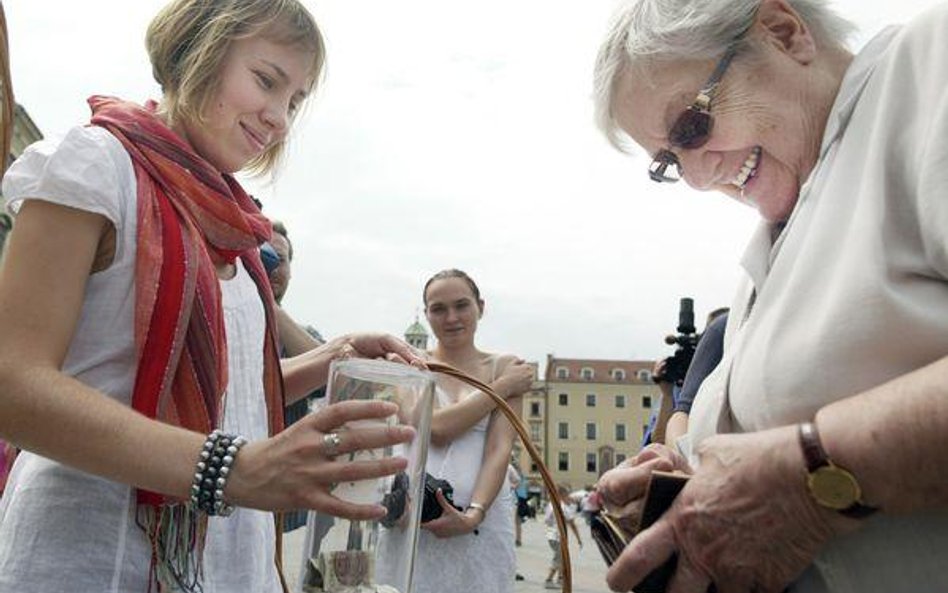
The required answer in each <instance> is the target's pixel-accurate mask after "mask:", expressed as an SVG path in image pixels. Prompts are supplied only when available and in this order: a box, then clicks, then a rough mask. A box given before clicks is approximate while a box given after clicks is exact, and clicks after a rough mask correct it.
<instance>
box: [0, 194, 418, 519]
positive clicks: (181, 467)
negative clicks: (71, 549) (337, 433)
mask: <svg viewBox="0 0 948 593" xmlns="http://www.w3.org/2000/svg"><path fill="white" fill-rule="evenodd" d="M110 228H111V225H110V223H109V222H108V221H107V220H106V219H105V218H104V217H102V216H100V215H98V214H92V213H89V212H85V211H81V210H77V209H74V208H70V207H67V206H60V205H55V204H52V203H49V202H44V201H40V200H28V201H27V202H26V203H24V204H23V206H22V208H21V209H20V213H19V215H18V217H17V223H16V228H15V230H14V231H13V233H12V235H11V237H10V239H9V242H8V244H7V248H6V249H5V252H4V257H3V260H2V262H0V320H2V323H3V331H2V332H0V437H2V438H3V439H5V440H7V441H9V442H11V443H13V444H15V445H16V446H18V447H20V448H22V449H26V450H29V451H32V452H34V453H38V454H40V455H43V456H45V457H48V458H50V459H54V460H56V461H59V462H61V463H64V464H66V465H69V466H72V467H75V468H77V469H80V470H82V471H85V472H89V473H92V474H96V475H99V476H102V477H104V478H107V479H109V480H113V481H116V482H121V483H125V484H130V485H132V486H136V487H139V488H145V489H148V490H152V491H155V492H160V493H163V494H167V495H171V496H176V497H181V498H185V497H187V495H188V494H189V489H190V486H191V481H192V479H193V475H194V466H195V463H196V461H197V458H198V452H199V451H200V450H201V448H202V446H203V443H204V439H205V437H206V435H203V434H200V433H196V432H191V431H188V430H185V429H182V428H177V427H174V426H170V425H168V424H164V423H162V422H158V421H155V420H152V419H149V418H146V417H145V416H143V415H141V414H139V413H137V412H136V411H135V410H133V409H132V408H130V407H128V406H126V405H124V404H122V403H119V402H117V401H115V400H113V399H111V398H109V397H108V396H106V395H105V394H103V393H101V392H99V391H97V390H95V389H92V388H91V387H89V386H87V385H85V384H83V383H81V382H79V381H77V380H76V379H74V378H71V377H69V376H67V375H65V374H63V373H62V372H61V370H60V369H61V367H62V364H63V361H64V359H65V356H66V353H67V351H68V348H69V344H70V342H71V341H72V337H73V333H74V331H75V329H76V324H77V321H78V319H79V315H80V311H81V309H82V304H83V298H84V294H85V286H86V282H87V280H88V277H89V274H90V271H91V269H92V266H93V262H94V261H95V259H96V253H97V250H98V245H99V242H100V237H103V236H106V235H108V234H109V233H108V230H109V229H110ZM352 403H354V404H355V405H346V404H342V405H340V406H333V408H334V409H333V410H331V411H329V410H324V411H323V412H321V413H319V414H312V415H310V416H307V418H305V419H304V420H302V421H300V422H299V423H297V424H295V425H293V427H291V428H290V429H289V430H287V431H285V432H283V433H281V434H280V435H277V436H276V437H274V438H270V439H267V440H264V441H256V442H252V443H249V444H248V445H246V446H245V447H244V448H243V449H242V450H241V452H240V455H239V457H238V458H237V461H236V463H235V465H234V469H233V472H232V473H231V478H230V480H229V481H228V485H227V490H226V496H227V498H228V499H229V500H230V502H232V503H234V504H237V505H240V506H248V507H254V508H264V509H269V510H278V509H290V508H318V509H322V510H324V511H325V512H328V513H331V514H339V515H346V516H351V517H353V518H373V517H378V516H381V514H383V513H384V509H382V508H381V507H378V506H374V505H372V506H356V505H351V504H349V503H344V502H343V501H340V500H339V499H336V498H335V497H333V496H332V495H331V494H330V493H329V487H330V484H332V483H333V482H341V481H344V480H349V479H358V478H367V477H376V476H382V475H387V474H391V473H395V472H396V471H399V470H400V469H403V468H404V466H405V465H406V462H405V460H404V459H401V460H399V459H393V460H386V461H383V462H373V463H372V464H369V465H361V466H359V467H356V466H354V465H353V464H346V463H339V462H335V461H333V459H332V458H331V457H329V456H328V455H326V454H325V451H324V445H323V435H324V434H325V433H328V432H332V431H334V430H335V429H336V428H337V427H338V426H340V425H341V424H342V423H343V422H345V421H346V420H350V419H354V418H359V417H378V416H386V415H391V414H393V413H394V412H395V410H394V406H387V405H385V404H383V403H382V402H370V403H367V404H366V403H364V402H352ZM379 404H381V405H379ZM412 434H413V431H411V430H410V429H401V428H395V427H392V428H387V429H375V430H373V431H366V430H361V429H359V430H356V429H353V430H350V431H347V432H346V433H344V435H343V442H342V444H341V445H340V446H339V447H338V449H337V450H336V452H338V453H344V452H349V451H352V450H355V449H358V448H377V447H379V446H385V445H386V444H395V443H399V442H405V441H406V440H408V439H410V438H411V436H412Z"/></svg>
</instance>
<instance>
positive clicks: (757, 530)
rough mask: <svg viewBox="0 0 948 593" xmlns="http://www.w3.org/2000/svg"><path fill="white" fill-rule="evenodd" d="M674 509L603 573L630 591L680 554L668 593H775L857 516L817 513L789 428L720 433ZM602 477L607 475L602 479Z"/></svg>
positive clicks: (616, 588) (705, 450)
mask: <svg viewBox="0 0 948 593" xmlns="http://www.w3.org/2000/svg"><path fill="white" fill-rule="evenodd" d="M698 453H699V458H700V464H699V467H698V468H697V470H696V471H695V472H694V473H693V475H692V477H691V479H690V480H689V482H688V484H687V485H686V486H685V488H684V490H682V492H681V494H680V495H679V496H678V498H677V499H676V500H675V502H674V504H673V505H672V507H671V508H670V509H669V510H668V512H666V513H665V514H664V515H663V516H662V518H661V519H659V520H658V521H657V522H656V523H655V524H654V525H652V527H650V528H649V529H646V530H644V531H642V532H641V533H640V534H638V535H637V536H636V537H635V538H634V539H633V540H632V542H631V543H630V544H629V545H628V546H627V547H626V549H625V551H624V552H623V553H622V555H621V556H620V557H619V559H618V560H617V561H616V562H615V564H613V565H612V567H611V569H610V570H609V573H608V575H607V581H608V583H609V586H610V587H611V588H612V589H613V590H614V591H628V590H629V589H630V588H632V587H633V586H634V585H636V584H637V583H638V582H639V581H641V580H642V579H643V578H644V577H645V576H646V575H647V574H648V573H650V572H651V571H653V570H654V569H656V568H658V567H659V566H660V565H662V564H663V563H664V562H665V561H666V560H667V559H668V558H669V557H670V556H671V555H672V554H674V553H677V554H678V566H677V570H676V573H675V576H674V577H673V578H672V581H671V585H670V588H669V589H668V591H669V593H689V592H692V593H705V591H706V590H707V588H708V586H709V585H710V584H711V583H714V584H715V586H716V587H717V590H718V591H721V592H722V593H724V592H730V591H739V592H754V593H763V592H769V591H773V592H780V591H783V589H784V588H785V587H786V586H787V585H788V584H789V583H791V582H792V581H793V580H794V579H795V578H796V577H797V576H799V575H800V573H801V572H802V571H803V570H804V569H805V568H806V567H807V566H808V565H809V564H810V563H811V562H812V560H813V558H814V557H815V556H816V554H817V552H818V551H819V550H820V548H822V546H823V545H824V543H825V542H826V541H827V540H828V539H829V538H830V537H832V536H833V535H834V534H836V533H840V532H842V531H845V530H847V529H852V528H853V527H854V526H855V524H856V523H857V522H856V521H853V520H851V519H846V518H844V517H842V516H839V515H836V514H835V513H833V512H832V511H827V510H825V509H822V508H820V507H818V506H817V505H816V503H815V502H813V501H812V500H811V498H810V496H809V494H808V492H807V490H806V486H805V475H806V472H805V463H804V460H803V454H802V451H801V450H800V446H799V444H798V443H797V432H796V429H795V427H783V428H778V429H773V430H768V431H764V432H757V433H749V434H743V435H718V436H715V437H712V438H709V439H708V440H707V441H705V442H704V443H702V446H701V447H700V448H699V451H698ZM604 478H605V476H604Z"/></svg>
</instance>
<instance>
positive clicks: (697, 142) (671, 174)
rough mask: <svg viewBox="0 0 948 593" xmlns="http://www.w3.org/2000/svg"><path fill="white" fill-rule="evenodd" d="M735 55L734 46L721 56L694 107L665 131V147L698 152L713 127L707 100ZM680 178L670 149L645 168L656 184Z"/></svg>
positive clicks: (677, 164)
mask: <svg viewBox="0 0 948 593" xmlns="http://www.w3.org/2000/svg"><path fill="white" fill-rule="evenodd" d="M736 52H737V50H736V48H735V46H733V45H732V46H730V47H728V49H727V51H726V52H725V53H724V56H723V57H722V58H721V59H720V60H719V61H718V64H717V66H716V67H715V68H714V72H713V73H712V74H711V77H710V78H708V80H707V82H705V83H704V86H703V87H701V90H700V91H698V96H697V97H696V98H695V100H694V103H692V104H691V106H690V107H688V109H686V110H685V111H684V112H682V114H681V115H679V116H678V119H676V120H675V123H674V124H672V127H671V129H670V130H669V131H668V143H669V144H670V145H671V147H675V148H684V149H694V148H701V147H702V146H704V145H705V143H706V142H707V141H708V137H709V136H710V135H711V129H712V128H713V127H714V117H713V116H712V115H711V100H712V99H713V98H714V94H715V92H716V91H717V88H718V84H719V83H720V82H721V79H722V78H723V77H724V73H725V72H726V71H727V68H728V66H730V64H731V60H732V59H734V54H735V53H736ZM681 174H682V168H681V161H679V160H678V155H676V154H675V153H674V152H672V151H671V148H663V149H661V150H659V151H658V154H656V155H655V158H653V159H652V164H651V165H649V168H648V176H649V178H650V179H651V180H652V181H655V182H658V183H675V182H676V181H678V180H679V179H681Z"/></svg>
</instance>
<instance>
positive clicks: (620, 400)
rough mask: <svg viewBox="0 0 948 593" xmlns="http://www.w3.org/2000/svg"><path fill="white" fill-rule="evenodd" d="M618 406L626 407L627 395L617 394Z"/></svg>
mask: <svg viewBox="0 0 948 593" xmlns="http://www.w3.org/2000/svg"><path fill="white" fill-rule="evenodd" d="M616 407H617V408H624V407H625V396H624V395H617V396H616Z"/></svg>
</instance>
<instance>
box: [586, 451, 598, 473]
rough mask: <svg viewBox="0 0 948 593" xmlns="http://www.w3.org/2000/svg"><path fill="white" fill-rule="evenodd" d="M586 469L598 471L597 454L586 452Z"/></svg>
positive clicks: (593, 471)
mask: <svg viewBox="0 0 948 593" xmlns="http://www.w3.org/2000/svg"><path fill="white" fill-rule="evenodd" d="M586 471H587V472H590V473H593V474H594V473H596V454H595V453H586Z"/></svg>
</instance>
